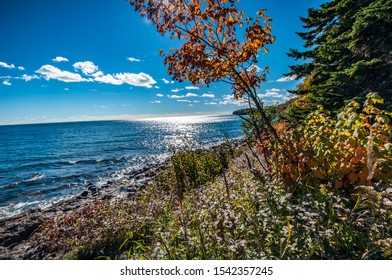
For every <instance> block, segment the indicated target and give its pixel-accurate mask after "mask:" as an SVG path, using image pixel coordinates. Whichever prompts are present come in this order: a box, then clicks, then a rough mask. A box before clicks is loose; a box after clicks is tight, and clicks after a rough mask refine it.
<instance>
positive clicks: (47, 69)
mask: <svg viewBox="0 0 392 280" xmlns="http://www.w3.org/2000/svg"><path fill="white" fill-rule="evenodd" d="M35 73H38V74H41V75H42V76H43V77H44V78H45V80H50V79H53V80H58V81H62V82H66V83H72V82H91V81H92V79H85V78H82V76H80V75H79V74H76V73H71V72H69V71H62V70H60V69H58V68H56V67H54V66H52V65H43V66H42V67H41V68H40V69H38V70H37V71H35Z"/></svg>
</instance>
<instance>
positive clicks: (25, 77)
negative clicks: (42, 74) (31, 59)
mask: <svg viewBox="0 0 392 280" xmlns="http://www.w3.org/2000/svg"><path fill="white" fill-rule="evenodd" d="M21 79H22V80H25V81H26V82H29V81H31V80H35V79H39V77H38V76H37V75H32V76H31V75H26V74H23V75H22V77H21Z"/></svg>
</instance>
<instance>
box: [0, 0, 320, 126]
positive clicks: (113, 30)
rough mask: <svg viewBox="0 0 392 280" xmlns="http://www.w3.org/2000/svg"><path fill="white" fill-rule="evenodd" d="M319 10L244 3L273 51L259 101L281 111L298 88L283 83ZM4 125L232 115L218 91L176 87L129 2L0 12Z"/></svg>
mask: <svg viewBox="0 0 392 280" xmlns="http://www.w3.org/2000/svg"><path fill="white" fill-rule="evenodd" d="M323 2H325V1H321V0H298V1H292V0H280V1H279V0H242V1H241V2H240V4H239V5H240V8H241V9H244V10H245V11H246V12H247V14H248V15H254V14H255V12H256V11H257V10H259V9H264V8H266V9H267V15H269V16H270V17H272V19H273V21H272V26H273V34H274V36H275V37H276V43H275V44H273V45H270V46H269V47H268V49H269V51H270V53H269V54H268V55H263V56H261V57H260V58H259V64H258V66H259V67H263V66H269V67H270V74H269V75H268V82H267V83H264V84H263V85H262V87H261V89H260V91H259V94H260V96H261V97H262V98H263V100H264V101H265V102H266V103H267V104H271V103H275V102H284V101H285V99H287V98H289V97H288V94H287V92H286V90H287V89H293V88H295V86H296V84H297V81H293V80H290V79H284V78H282V77H283V74H284V73H287V72H288V70H289V68H288V65H291V64H293V61H292V60H291V59H290V58H288V57H287V56H286V53H287V52H288V50H289V48H301V46H302V41H301V40H300V39H299V38H298V36H297V35H296V34H295V32H296V31H301V22H300V20H299V17H300V16H306V11H307V9H308V8H309V7H317V6H319V5H320V4H321V3H323ZM0 18H1V25H0V36H1V44H0V124H15V123H36V122H57V121H75V120H95V119H97V120H98V119H123V118H131V117H134V116H159V115H183V114H184V115H192V114H211V113H214V114H215V113H227V112H232V111H233V110H236V109H238V108H241V107H240V106H239V105H238V102H235V101H234V100H233V99H232V97H231V94H230V88H229V87H228V86H227V85H225V84H223V83H216V84H212V85H210V87H209V88H206V87H203V88H201V89H200V88H198V87H193V86H192V85H191V84H190V83H178V82H176V81H174V82H173V81H172V80H171V77H170V76H168V75H167V74H166V71H167V68H166V67H165V66H164V65H163V63H162V62H163V58H162V57H160V56H159V53H158V50H159V49H164V50H169V49H170V48H172V47H176V46H179V44H180V43H179V42H178V41H176V40H174V41H172V40H170V39H169V38H167V37H163V36H161V35H160V34H158V33H157V32H156V31H155V27H154V26H153V25H151V24H150V23H149V22H148V21H146V20H144V19H142V18H141V17H140V15H139V14H138V13H136V12H134V9H133V7H131V6H130V5H129V3H127V2H126V1H125V0H83V1H80V0H68V1H53V0H35V1H27V0H12V1H1V2H0Z"/></svg>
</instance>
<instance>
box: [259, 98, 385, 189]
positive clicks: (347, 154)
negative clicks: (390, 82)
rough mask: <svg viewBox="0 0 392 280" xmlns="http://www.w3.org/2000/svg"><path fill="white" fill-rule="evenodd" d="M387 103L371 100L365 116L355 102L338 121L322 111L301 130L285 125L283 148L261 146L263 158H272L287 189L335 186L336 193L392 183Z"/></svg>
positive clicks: (282, 127) (280, 127)
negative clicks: (384, 109)
mask: <svg viewBox="0 0 392 280" xmlns="http://www.w3.org/2000/svg"><path fill="white" fill-rule="evenodd" d="M382 103H383V100H382V99H381V98H380V97H379V96H378V95H377V94H375V93H371V94H369V95H368V96H367V100H366V102H365V103H364V105H363V109H362V112H360V113H359V112H358V111H360V108H361V106H360V104H359V103H357V102H351V103H350V104H348V105H347V106H346V107H345V108H344V110H343V112H341V113H340V114H339V115H338V116H337V119H333V118H331V117H330V116H329V112H328V111H326V110H325V109H324V108H322V107H320V108H319V109H318V110H317V111H315V112H313V113H311V114H310V115H309V116H308V117H307V118H306V120H305V121H304V122H303V123H302V124H301V125H299V126H296V127H294V128H291V127H290V126H289V124H288V123H279V124H278V125H277V127H276V128H277V130H278V131H279V133H280V135H281V139H280V142H279V145H273V143H271V142H268V141H264V142H259V144H258V149H259V153H260V154H263V155H265V154H266V153H268V155H269V157H268V159H269V163H270V171H271V172H273V173H274V174H276V175H279V176H281V177H282V178H283V182H284V184H285V185H286V186H289V187H291V188H292V189H295V186H296V185H298V183H299V182H301V184H302V185H304V184H306V185H309V184H310V185H312V186H316V185H318V184H320V183H327V182H329V183H332V185H333V186H335V188H336V189H340V188H345V189H349V188H351V187H352V186H357V185H368V186H370V185H374V184H381V185H384V186H386V185H388V184H390V183H391V182H392V176H391V174H392V144H391V135H392V126H391V124H390V120H389V116H391V115H392V114H391V113H390V112H386V111H381V110H380V109H378V108H377V104H382Z"/></svg>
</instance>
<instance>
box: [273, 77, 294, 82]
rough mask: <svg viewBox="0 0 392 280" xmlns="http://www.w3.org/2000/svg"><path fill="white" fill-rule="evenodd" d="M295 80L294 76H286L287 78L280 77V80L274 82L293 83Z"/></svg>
mask: <svg viewBox="0 0 392 280" xmlns="http://www.w3.org/2000/svg"><path fill="white" fill-rule="evenodd" d="M296 78H297V77H296V76H287V77H282V78H280V79H277V80H276V81H277V82H278V83H284V82H290V81H294V80H295V79H296Z"/></svg>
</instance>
